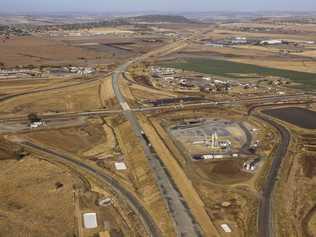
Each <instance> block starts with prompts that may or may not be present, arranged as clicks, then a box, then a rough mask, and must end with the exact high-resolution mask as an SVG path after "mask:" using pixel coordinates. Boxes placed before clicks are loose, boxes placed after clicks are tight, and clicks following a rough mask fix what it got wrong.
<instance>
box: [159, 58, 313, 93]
mask: <svg viewBox="0 0 316 237" xmlns="http://www.w3.org/2000/svg"><path fill="white" fill-rule="evenodd" d="M163 65H164V66H168V67H174V68H179V69H183V70H187V71H195V72H200V73H206V74H212V75H217V76H224V77H229V78H241V77H239V76H238V75H231V73H235V74H258V75H261V76H278V77H283V78H288V79H290V80H292V81H293V82H295V83H299V84H300V86H297V87H300V88H302V89H309V90H311V89H316V74H315V73H306V72H298V71H291V70H283V69H275V68H268V67H260V66H256V65H251V64H245V63H236V62H231V61H225V60H218V59H203V58H188V59H185V60H181V61H172V62H168V63H163ZM243 78H244V77H243Z"/></svg>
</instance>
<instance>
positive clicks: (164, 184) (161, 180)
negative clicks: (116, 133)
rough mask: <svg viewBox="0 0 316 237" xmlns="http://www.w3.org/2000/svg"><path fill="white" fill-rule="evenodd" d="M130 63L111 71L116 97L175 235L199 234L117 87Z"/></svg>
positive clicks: (189, 235) (187, 210) (188, 236)
mask: <svg viewBox="0 0 316 237" xmlns="http://www.w3.org/2000/svg"><path fill="white" fill-rule="evenodd" d="M131 63H133V61H130V62H128V63H126V64H124V65H122V66H120V67H119V68H118V69H117V70H116V71H115V72H114V73H113V77H112V83H113V90H114V93H115V95H116V98H117V100H118V102H119V103H120V105H121V107H122V109H123V114H124V116H125V117H126V119H127V120H128V121H129V122H130V124H131V126H132V128H133V131H134V133H135V134H136V136H137V137H138V138H139V139H140V141H141V143H142V144H143V146H144V150H145V154H146V156H147V158H148V161H149V163H150V166H151V168H152V171H153V174H154V176H155V179H156V181H157V184H158V187H159V190H160V193H161V195H162V197H163V198H164V200H165V203H166V204H167V206H168V209H169V211H170V213H171V215H172V218H173V221H174V226H175V230H176V233H177V236H183V237H184V236H187V237H194V236H201V231H200V228H199V226H198V225H197V224H196V223H195V220H193V217H192V215H191V213H190V210H189V209H188V208H187V206H186V205H185V204H184V201H183V198H182V196H181V194H180V192H179V191H178V189H177V187H175V184H174V183H173V181H172V180H171V177H170V175H169V174H168V173H167V171H166V169H165V167H164V166H163V164H162V162H161V160H160V159H159V157H158V156H157V154H156V153H155V152H154V151H153V149H152V147H151V146H150V144H149V142H148V139H146V135H145V134H144V132H143V129H142V128H141V126H140V124H139V122H138V121H137V118H136V116H135V114H134V111H132V110H131V109H130V108H129V105H128V103H127V101H126V100H125V98H124V96H123V94H122V93H121V90H120V87H119V78H120V77H121V76H122V73H123V72H124V71H125V70H126V69H127V67H128V66H129V65H130V64H131Z"/></svg>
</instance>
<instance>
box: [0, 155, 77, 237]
mask: <svg viewBox="0 0 316 237" xmlns="http://www.w3.org/2000/svg"><path fill="white" fill-rule="evenodd" d="M0 180H1V189H0V200H1V201H0V211H1V217H0V233H1V234H0V236H8V237H9V236H12V237H13V236H34V237H40V236H47V237H48V236H51V237H55V236H63V237H69V236H73V235H74V234H75V233H76V223H75V219H74V202H73V186H74V185H77V186H78V185H79V186H82V185H83V184H82V182H81V180H80V179H79V178H78V177H76V176H74V175H73V174H72V173H71V172H69V170H67V169H65V168H61V167H59V166H56V165H53V164H51V163H49V162H47V161H40V160H38V159H34V158H32V157H28V158H26V159H24V160H21V161H15V160H8V161H2V162H1V171H0ZM57 183H61V184H62V187H61V188H58V186H57Z"/></svg>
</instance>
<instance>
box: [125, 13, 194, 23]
mask: <svg viewBox="0 0 316 237" xmlns="http://www.w3.org/2000/svg"><path fill="white" fill-rule="evenodd" d="M128 19H130V20H132V21H134V22H149V23H158V22H162V23H183V24H192V23H197V22H196V21H193V20H190V19H188V18H186V17H184V16H177V15H144V16H135V17H129V18H128Z"/></svg>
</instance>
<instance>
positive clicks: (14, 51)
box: [0, 36, 103, 67]
mask: <svg viewBox="0 0 316 237" xmlns="http://www.w3.org/2000/svg"><path fill="white" fill-rule="evenodd" d="M0 51H1V55H0V62H2V63H3V64H4V65H5V66H6V67H16V66H19V65H24V66H27V65H34V66H35V65H65V64H77V63H83V62H84V60H94V59H96V58H97V57H101V56H102V55H103V54H101V53H97V52H93V51H89V50H84V49H80V48H78V47H72V46H68V45H66V44H64V43H62V42H60V41H55V40H49V39H43V38H39V37H34V36H26V37H13V38H12V39H10V40H8V41H5V42H1V43H0Z"/></svg>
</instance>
